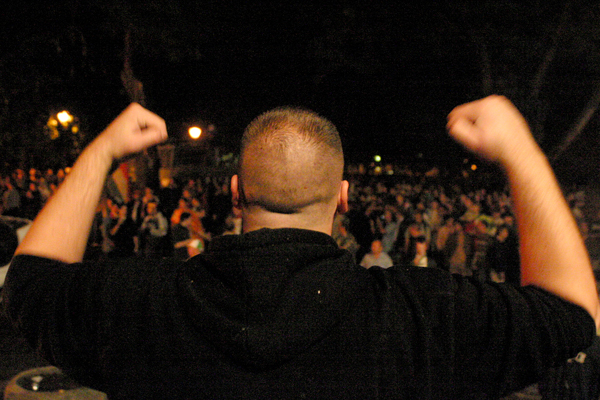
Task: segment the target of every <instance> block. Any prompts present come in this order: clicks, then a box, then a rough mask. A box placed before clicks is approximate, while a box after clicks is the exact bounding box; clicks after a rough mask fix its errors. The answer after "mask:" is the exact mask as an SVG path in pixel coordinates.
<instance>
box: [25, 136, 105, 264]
mask: <svg viewBox="0 0 600 400" xmlns="http://www.w3.org/2000/svg"><path fill="white" fill-rule="evenodd" d="M111 164H112V158H111V157H110V156H109V155H108V153H107V151H105V149H103V148H102V144H101V143H97V142H94V143H92V145H90V146H89V147H88V148H86V149H85V150H84V152H83V153H82V154H81V156H80V157H79V159H78V160H77V162H76V163H75V165H74V166H73V169H72V170H71V172H70V173H69V175H68V176H67V178H66V179H65V181H64V182H63V184H62V185H61V186H60V188H59V189H58V191H57V192H56V193H55V194H54V195H53V196H52V198H51V199H50V200H49V201H48V203H47V204H46V206H45V207H44V208H43V209H42V211H41V212H40V213H39V215H38V216H37V217H36V219H35V221H34V223H33V225H32V227H31V229H30V230H29V233H28V234H27V236H26V237H25V238H24V240H23V242H22V243H21V245H20V246H19V247H18V249H17V251H16V254H31V255H37V256H43V257H48V258H53V259H58V260H61V261H64V262H69V263H71V262H78V261H81V260H82V259H83V254H84V252H85V247H86V243H87V239H88V235H89V231H90V228H91V226H92V221H93V218H94V214H95V211H96V207H97V205H98V201H99V199H100V195H101V194H102V189H103V187H104V182H105V179H106V175H107V173H108V171H109V169H110V166H111Z"/></svg>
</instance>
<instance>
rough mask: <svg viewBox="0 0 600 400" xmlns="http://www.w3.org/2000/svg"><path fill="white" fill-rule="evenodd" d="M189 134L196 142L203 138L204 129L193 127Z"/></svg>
mask: <svg viewBox="0 0 600 400" xmlns="http://www.w3.org/2000/svg"><path fill="white" fill-rule="evenodd" d="M188 134H189V135H190V137H191V138H192V139H194V140H196V139H199V138H200V136H202V129H200V128H198V127H197V126H192V127H191V128H190V129H188Z"/></svg>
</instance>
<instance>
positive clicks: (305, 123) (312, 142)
mask: <svg viewBox="0 0 600 400" xmlns="http://www.w3.org/2000/svg"><path fill="white" fill-rule="evenodd" d="M343 169H344V154H343V150H342V142H341V140H340V136H339V133H338V131H337V129H336V127H335V125H333V123H331V122H330V121H329V120H327V119H326V118H323V117H321V116H320V115H318V114H316V113H314V112H312V111H310V110H306V109H302V108H293V107H283V108H277V109H274V110H271V111H268V112H266V113H264V114H261V115H260V116H258V117H257V118H256V119H254V121H252V122H251V123H250V125H248V127H247V128H246V130H245V132H244V136H243V138H242V147H241V156H240V165H239V178H240V201H241V202H242V203H243V204H244V205H246V206H258V207H261V208H263V209H265V210H268V211H271V212H277V213H284V214H292V213H297V212H300V211H301V210H302V208H304V207H306V206H309V205H313V204H316V203H326V202H328V201H329V200H331V198H332V197H333V196H335V195H337V193H338V191H339V187H340V186H339V185H340V182H341V180H342V176H343Z"/></svg>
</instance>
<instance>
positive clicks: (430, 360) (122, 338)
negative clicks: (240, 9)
mask: <svg viewBox="0 0 600 400" xmlns="http://www.w3.org/2000/svg"><path fill="white" fill-rule="evenodd" d="M4 298H5V299H4V300H5V301H4V304H5V307H6V311H7V313H8V315H9V317H10V318H11V319H12V321H13V322H14V323H15V325H16V326H17V327H18V328H19V329H20V331H21V332H22V333H23V335H24V336H25V337H27V339H28V340H29V341H30V343H31V344H32V346H34V347H35V348H36V349H38V350H39V351H40V352H41V354H42V355H43V356H44V357H45V358H46V359H47V360H48V361H49V362H50V363H52V364H53V365H56V366H58V367H60V368H61V369H62V370H63V371H65V372H66V373H67V374H69V375H71V376H72V377H73V378H75V379H76V380H78V381H79V382H80V383H82V384H84V385H86V386H90V387H93V388H95V389H98V390H101V391H103V392H105V393H107V394H108V397H109V399H153V398H160V399H460V398H464V397H469V398H495V397H498V396H500V395H504V394H507V393H509V392H511V391H514V390H516V389H519V388H521V387H523V386H525V385H527V384H530V383H532V382H535V381H536V380H538V379H539V377H540V376H541V375H542V374H543V373H544V371H545V369H546V368H547V367H549V366H551V365H556V364H557V363H560V362H562V361H564V360H566V359H567V358H569V357H572V356H574V355H575V354H577V352H578V351H580V350H582V349H584V348H586V347H587V346H588V345H589V344H590V343H591V341H592V339H593V337H594V336H595V327H594V323H593V320H592V319H591V317H590V316H589V314H588V313H587V312H586V311H584V310H583V309H582V308H580V307H578V306H575V305H573V304H570V303H567V302H565V301H563V300H561V299H559V298H557V297H555V296H553V295H551V294H549V293H547V292H545V291H543V290H540V289H537V288H534V287H525V288H517V287H514V286H511V285H502V284H493V283H487V284H481V283H477V282H475V281H472V280H469V279H466V278H462V277H458V276H451V275H449V274H447V273H446V272H445V271H442V270H439V269H435V268H418V267H392V268H389V269H385V270H384V269H381V268H378V267H373V268H371V269H369V270H366V269H364V268H362V267H359V266H357V265H356V264H355V263H354V261H353V259H352V256H351V255H350V254H349V253H348V252H346V251H344V250H340V249H339V248H338V247H337V245H336V243H335V242H334V241H333V239H332V238H331V237H330V236H328V235H325V234H323V233H319V232H314V231H307V230H298V229H277V230H269V229H262V230H259V231H254V232H250V233H247V234H244V235H240V236H223V237H219V238H216V239H215V240H213V241H212V242H211V244H210V246H209V248H208V249H207V251H206V252H205V253H204V254H201V255H199V256H196V257H194V258H192V259H190V260H188V261H187V262H185V263H178V262H175V261H171V260H161V261H158V260H157V261H156V262H149V261H148V260H137V259H136V260H126V261H123V260H110V261H107V262H106V263H79V264H70V265H67V264H64V263H61V262H59V261H55V260H49V259H44V258H39V257H33V256H18V257H16V258H15V259H14V260H13V263H12V265H11V268H10V271H9V275H8V277H7V283H6V286H5V291H4ZM473 396H475V397H473ZM477 396H478V397H477Z"/></svg>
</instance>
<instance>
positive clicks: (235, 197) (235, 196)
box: [230, 175, 242, 213]
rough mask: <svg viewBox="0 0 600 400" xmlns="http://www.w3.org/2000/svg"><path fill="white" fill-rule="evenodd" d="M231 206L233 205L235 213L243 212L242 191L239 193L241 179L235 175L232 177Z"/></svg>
mask: <svg viewBox="0 0 600 400" xmlns="http://www.w3.org/2000/svg"><path fill="white" fill-rule="evenodd" d="M230 185H231V187H230V189H231V204H232V205H233V208H234V212H236V213H237V212H239V211H241V210H242V206H241V204H240V191H239V178H238V176H237V175H233V176H232V177H231V183H230Z"/></svg>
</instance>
